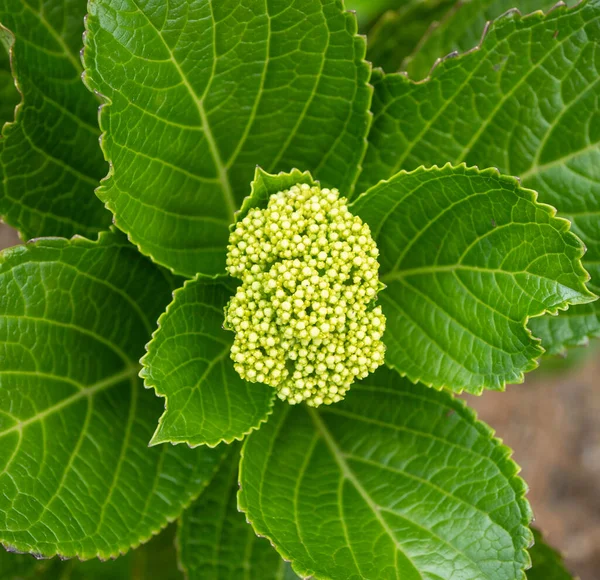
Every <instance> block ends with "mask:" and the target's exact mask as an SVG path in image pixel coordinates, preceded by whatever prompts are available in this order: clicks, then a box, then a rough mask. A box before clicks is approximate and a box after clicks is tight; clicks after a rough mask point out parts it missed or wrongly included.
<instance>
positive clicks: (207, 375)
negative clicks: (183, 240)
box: [141, 278, 276, 447]
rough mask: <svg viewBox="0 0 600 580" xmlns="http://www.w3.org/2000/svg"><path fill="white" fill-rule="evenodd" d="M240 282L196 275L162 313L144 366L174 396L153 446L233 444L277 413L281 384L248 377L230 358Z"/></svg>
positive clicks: (161, 390) (162, 392) (148, 378)
mask: <svg viewBox="0 0 600 580" xmlns="http://www.w3.org/2000/svg"><path fill="white" fill-rule="evenodd" d="M235 288H236V284H235V282H234V281H233V280H231V279H229V278H218V279H216V280H213V279H207V278H197V279H196V280H190V281H188V282H186V284H185V285H184V287H183V288H180V289H179V290H177V291H176V292H175V294H174V299H173V302H172V303H171V304H170V305H169V307H168V308H167V311H166V312H165V313H164V314H163V315H162V316H161V317H160V318H159V320H158V325H159V328H158V330H157V331H156V332H155V334H154V336H153V339H152V341H151V342H150V343H149V344H148V347H147V350H148V354H147V355H146V356H145V357H144V358H143V359H142V362H143V365H144V370H143V371H142V373H141V376H143V378H144V380H145V384H146V386H147V387H154V389H155V390H156V393H157V394H158V395H159V396H161V397H165V399H166V402H165V412H164V414H163V416H162V417H161V418H160V421H159V424H158V428H157V429H156V432H155V433H154V436H153V437H152V442H151V444H152V445H156V444H158V443H165V442H170V443H187V444H188V445H190V446H197V445H210V446H211V447H212V446H215V445H217V444H218V443H220V442H222V441H226V442H227V443H231V442H232V441H233V440H234V439H242V438H243V437H244V435H246V434H247V433H249V432H250V431H252V430H253V429H256V428H258V427H259V425H260V424H261V423H262V422H264V421H265V420H266V419H267V417H268V415H269V413H270V412H271V410H272V406H273V399H274V398H275V394H276V391H275V389H273V388H272V387H269V386H267V385H263V384H260V383H248V382H246V381H244V380H242V379H241V378H240V376H239V375H238V373H237V372H236V371H235V369H234V368H233V362H232V361H231V358H230V354H229V353H230V350H231V345H232V344H233V338H234V334H233V333H232V332H229V331H227V330H224V328H223V320H224V308H225V306H226V305H227V303H228V302H229V298H230V297H231V296H232V294H234V293H235Z"/></svg>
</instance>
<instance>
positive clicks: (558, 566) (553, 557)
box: [527, 528, 574, 580]
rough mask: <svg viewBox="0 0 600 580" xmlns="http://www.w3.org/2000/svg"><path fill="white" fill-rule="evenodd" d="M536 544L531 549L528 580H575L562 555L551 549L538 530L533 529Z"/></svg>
mask: <svg viewBox="0 0 600 580" xmlns="http://www.w3.org/2000/svg"><path fill="white" fill-rule="evenodd" d="M531 531H532V532H533V537H534V540H535V544H534V545H533V547H531V548H530V549H529V555H530V556H531V569H530V570H528V571H527V580H573V578H574V577H573V576H572V575H571V574H570V573H569V572H568V571H567V569H566V568H565V565H564V562H563V560H562V557H561V555H560V554H559V553H558V552H557V551H556V550H555V549H554V548H551V547H550V546H549V545H548V544H547V543H546V542H545V541H544V538H543V536H542V534H541V533H540V532H539V530H537V529H536V528H531Z"/></svg>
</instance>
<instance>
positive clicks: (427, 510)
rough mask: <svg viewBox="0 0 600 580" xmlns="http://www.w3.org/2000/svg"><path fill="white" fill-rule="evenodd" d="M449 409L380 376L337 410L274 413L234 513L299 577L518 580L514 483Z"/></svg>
mask: <svg viewBox="0 0 600 580" xmlns="http://www.w3.org/2000/svg"><path fill="white" fill-rule="evenodd" d="M492 435H493V432H492V431H491V429H490V428H489V427H487V426H486V425H484V424H483V423H481V422H479V421H477V420H476V418H475V415H474V413H473V412H472V411H471V410H469V409H468V408H467V407H466V406H465V405H464V403H463V402H461V401H459V400H456V399H455V398H453V397H452V396H451V395H450V394H448V393H446V392H438V391H435V390H433V389H428V388H427V387H424V386H423V385H413V384H412V383H410V382H409V381H408V380H406V379H403V378H401V377H400V376H399V375H398V374H397V373H396V372H394V371H392V370H390V369H386V368H384V367H382V368H381V369H379V370H377V371H376V372H375V373H374V374H372V375H369V377H368V378H366V379H365V380H363V381H361V382H359V383H356V384H355V385H353V387H352V388H351V389H350V392H349V393H348V395H347V397H346V399H345V400H344V401H342V402H340V403H337V404H335V405H331V406H322V407H319V408H318V409H312V408H310V407H307V406H303V405H302V406H300V405H299V406H291V405H287V404H285V403H277V405H276V409H275V411H274V413H273V416H272V417H271V419H270V421H269V422H268V423H267V424H266V425H264V426H263V427H262V429H261V430H260V431H257V432H256V433H252V435H250V436H249V437H248V438H247V439H246V441H245V443H244V447H243V450H242V460H241V464H240V491H239V495H238V502H239V506H240V508H241V509H242V510H243V511H244V512H245V514H246V516H247V518H248V520H249V521H250V523H251V524H252V525H253V527H254V530H255V531H256V533H257V534H259V535H264V536H266V537H267V538H268V539H269V540H270V541H271V542H272V543H273V545H274V546H275V547H276V549H277V551H278V552H279V553H280V555H281V556H282V557H284V558H285V559H287V560H291V562H292V567H293V569H294V570H295V571H296V573H297V574H298V575H300V576H301V577H305V576H310V575H313V576H314V577H315V578H326V579H330V578H344V579H347V580H359V579H362V578H378V579H388V578H389V579H396V578H401V579H402V580H439V579H442V578H443V579H446V578H461V580H524V579H525V572H524V570H525V568H526V567H527V566H528V564H529V558H528V555H527V552H526V547H527V546H528V545H529V544H530V543H531V532H530V531H529V530H528V528H527V525H528V523H529V521H530V519H531V511H530V508H529V505H528V503H527V501H526V500H525V499H524V494H525V491H526V486H525V484H524V483H523V481H522V480H521V479H520V478H518V477H517V473H518V467H517V466H516V465H515V464H514V463H513V461H512V460H511V459H510V451H509V449H508V448H507V447H505V446H503V445H501V444H500V442H499V441H498V440H497V439H494V438H493V436H492Z"/></svg>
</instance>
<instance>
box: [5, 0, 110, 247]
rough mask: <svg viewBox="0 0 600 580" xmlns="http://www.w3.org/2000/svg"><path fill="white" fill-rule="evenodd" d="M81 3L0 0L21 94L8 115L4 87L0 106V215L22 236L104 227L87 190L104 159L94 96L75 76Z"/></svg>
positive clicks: (102, 171)
mask: <svg viewBox="0 0 600 580" xmlns="http://www.w3.org/2000/svg"><path fill="white" fill-rule="evenodd" d="M85 9H86V0H45V1H44V2H42V1H39V2H30V1H28V0H0V23H1V26H0V42H3V44H4V45H5V46H6V47H8V48H10V51H11V55H12V56H11V60H12V72H13V74H14V77H15V79H16V82H17V84H18V87H19V90H20V92H21V97H22V98H21V101H20V104H19V106H18V108H17V110H16V113H15V111H14V100H15V99H14V92H13V91H12V90H11V91H10V92H11V96H10V97H9V101H6V102H3V104H2V108H3V109H5V110H6V112H8V110H9V109H12V112H11V113H10V117H8V118H7V117H4V118H2V119H1V120H2V121H11V122H10V123H9V124H7V125H5V126H4V128H3V130H2V138H1V139H0V216H1V217H2V219H3V220H4V221H5V222H6V223H8V224H10V225H11V226H13V227H14V228H16V229H18V230H19V231H20V232H21V235H22V237H24V238H26V239H29V238H33V237H39V236H72V235H74V234H82V235H92V234H96V233H97V232H99V231H100V230H103V229H106V228H107V227H108V226H109V225H110V213H109V212H107V211H106V209H104V208H103V207H102V203H101V202H100V201H99V200H98V199H97V197H96V196H95V195H94V189H95V188H96V187H97V186H98V184H99V182H100V179H101V178H102V177H103V176H104V175H106V171H107V165H106V163H105V161H104V159H103V157H102V152H101V150H100V147H99V145H98V137H99V135H100V129H99V128H98V106H99V101H98V99H96V98H95V97H94V95H92V94H90V93H89V91H87V90H86V88H85V86H84V85H83V83H82V82H81V73H82V71H83V67H82V65H81V62H80V58H79V49H80V48H81V44H82V41H81V34H82V32H83V17H84V15H85ZM2 68H3V70H5V69H6V67H4V66H3V67H2ZM6 80H7V79H6V78H3V80H0V82H2V83H4V82H5V81H6ZM5 88H6V89H7V87H6V85H5ZM0 98H4V94H2V95H0ZM6 112H5V113H4V114H5V115H6Z"/></svg>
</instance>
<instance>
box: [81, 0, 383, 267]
mask: <svg viewBox="0 0 600 580" xmlns="http://www.w3.org/2000/svg"><path fill="white" fill-rule="evenodd" d="M355 33H356V20H355V18H354V17H353V15H352V14H350V13H348V12H345V11H344V9H343V6H342V3H341V2H340V0H293V1H292V2H290V1H289V0H267V1H265V0H242V1H237V0H235V1H234V0H226V1H222V2H221V1H219V2H216V1H214V0H174V1H172V2H169V3H165V2H163V1H162V0H147V1H145V2H134V0H126V1H124V2H119V3H115V2H114V1H112V0H98V1H96V2H92V3H91V4H90V14H89V18H88V20H87V34H86V42H85V54H84V60H85V66H86V82H87V84H88V86H89V87H90V88H91V89H93V90H96V91H98V92H99V93H101V94H102V95H104V97H105V100H106V102H107V105H106V106H105V107H104V108H103V109H102V114H101V118H100V125H101V128H102V130H103V131H104V132H105V135H104V139H103V149H104V153H105V156H106V158H107V159H108V160H109V161H110V163H111V173H110V176H109V178H108V180H107V181H106V182H105V183H104V185H103V186H102V188H101V189H100V190H99V192H98V195H99V196H100V197H101V199H103V200H104V202H105V203H106V205H107V207H108V208H109V209H111V211H112V212H113V213H114V215H115V223H116V224H117V226H118V227H119V228H121V229H122V230H124V231H126V232H127V233H128V235H129V237H130V239H131V240H132V241H133V242H135V243H136V244H137V245H138V246H139V247H140V249H141V251H142V252H143V253H145V254H149V255H150V256H151V257H152V258H153V259H154V260H155V261H156V262H158V263H160V264H163V265H165V266H168V267H169V268H171V269H172V270H173V271H176V272H178V273H181V274H185V275H188V276H193V275H194V274H196V273H197V272H201V273H203V274H215V273H220V272H222V271H223V268H224V264H225V246H226V243H227V237H228V232H229V230H228V228H229V225H230V224H231V223H232V222H233V221H234V214H235V211H236V210H237V209H238V208H239V206H240V205H241V203H242V201H243V199H244V198H245V197H246V196H247V195H248V194H249V191H248V184H249V183H250V181H251V179H252V176H253V173H254V170H255V167H256V165H260V166H261V167H263V168H264V169H265V170H266V171H269V172H270V173H273V172H275V171H280V170H289V169H290V168H293V167H298V168H301V169H302V170H311V171H313V172H314V175H315V177H316V178H318V179H321V180H322V181H323V183H324V184H326V185H330V186H337V187H340V188H342V189H343V190H345V191H351V190H352V187H353V184H354V182H355V178H356V175H357V172H358V170H359V167H360V163H361V160H362V157H363V155H364V149H365V146H366V141H365V139H366V133H367V130H368V126H369V122H370V118H371V117H370V114H369V112H368V109H369V104H370V99H371V88H370V87H369V85H368V84H367V81H368V78H369V71H370V67H369V65H368V64H367V63H366V62H365V61H364V60H363V57H364V54H365V50H366V49H365V42H364V39H363V38H362V37H359V36H357V35H356V34H355Z"/></svg>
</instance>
